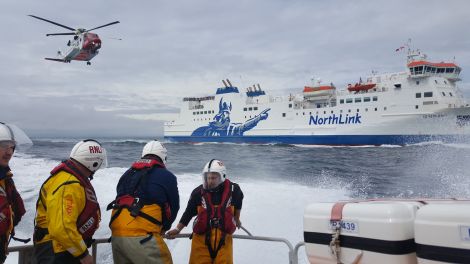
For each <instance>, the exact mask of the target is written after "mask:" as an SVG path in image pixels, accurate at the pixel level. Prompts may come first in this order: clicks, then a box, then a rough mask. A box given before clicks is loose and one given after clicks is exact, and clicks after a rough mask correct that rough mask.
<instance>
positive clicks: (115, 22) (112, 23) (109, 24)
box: [85, 21, 119, 32]
mask: <svg viewBox="0 0 470 264" xmlns="http://www.w3.org/2000/svg"><path fill="white" fill-rule="evenodd" d="M117 23H119V21H114V22H111V23H108V24H106V25H102V26H99V27H95V28H92V29H88V30H87V31H85V32H89V31H92V30H95V29H98V28H103V27H107V26H111V25H114V24H117Z"/></svg>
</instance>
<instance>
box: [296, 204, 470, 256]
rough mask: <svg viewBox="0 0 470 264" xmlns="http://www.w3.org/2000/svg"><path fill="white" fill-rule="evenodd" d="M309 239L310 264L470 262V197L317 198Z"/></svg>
mask: <svg viewBox="0 0 470 264" xmlns="http://www.w3.org/2000/svg"><path fill="white" fill-rule="evenodd" d="M304 241H305V247H306V253H307V257H308V259H309V261H310V263H323V264H326V263H331V264H336V263H354V264H368V263H383V264H392V263H403V264H407V263H410V264H411V263H413V264H416V263H470V201H458V200H368V201H349V202H339V203H314V204H310V205H309V206H307V207H306V209H305V214H304Z"/></svg>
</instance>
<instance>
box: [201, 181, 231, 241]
mask: <svg viewBox="0 0 470 264" xmlns="http://www.w3.org/2000/svg"><path fill="white" fill-rule="evenodd" d="M223 184H224V190H223V192H222V199H221V201H220V205H218V206H215V205H214V204H213V203H212V198H211V194H210V192H208V191H206V190H204V189H203V188H202V189H201V207H200V208H201V209H199V210H198V214H197V218H196V219H195V220H194V225H193V232H194V233H196V234H205V233H206V232H208V231H210V229H211V228H220V229H221V230H222V231H223V232H224V233H227V234H233V233H234V232H235V230H236V228H237V225H236V223H235V218H234V216H233V209H232V208H231V206H232V205H231V200H232V186H233V185H232V184H231V182H230V181H229V180H228V179H226V180H225V181H224V183H223Z"/></svg>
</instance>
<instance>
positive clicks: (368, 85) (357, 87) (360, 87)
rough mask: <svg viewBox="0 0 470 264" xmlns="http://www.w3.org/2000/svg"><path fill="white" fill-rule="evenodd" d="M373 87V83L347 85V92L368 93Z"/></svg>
mask: <svg viewBox="0 0 470 264" xmlns="http://www.w3.org/2000/svg"><path fill="white" fill-rule="evenodd" d="M374 87H375V83H356V84H355V85H354V86H352V85H351V84H349V85H348V91H350V92H356V93H357V92H360V91H368V90H370V89H372V88H374Z"/></svg>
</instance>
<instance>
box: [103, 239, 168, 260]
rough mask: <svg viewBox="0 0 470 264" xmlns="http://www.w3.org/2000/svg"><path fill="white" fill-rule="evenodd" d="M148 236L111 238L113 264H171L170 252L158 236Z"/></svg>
mask: <svg viewBox="0 0 470 264" xmlns="http://www.w3.org/2000/svg"><path fill="white" fill-rule="evenodd" d="M146 238H148V236H136V237H121V236H113V237H112V238H111V245H112V249H113V260H114V263H115V264H131V263H132V264H150V263H155V264H172V263H173V260H172V258H171V253H170V250H169V249H168V247H167V245H166V243H165V241H163V238H162V236H161V235H160V234H154V235H152V237H151V239H150V240H147V241H146Z"/></svg>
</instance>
